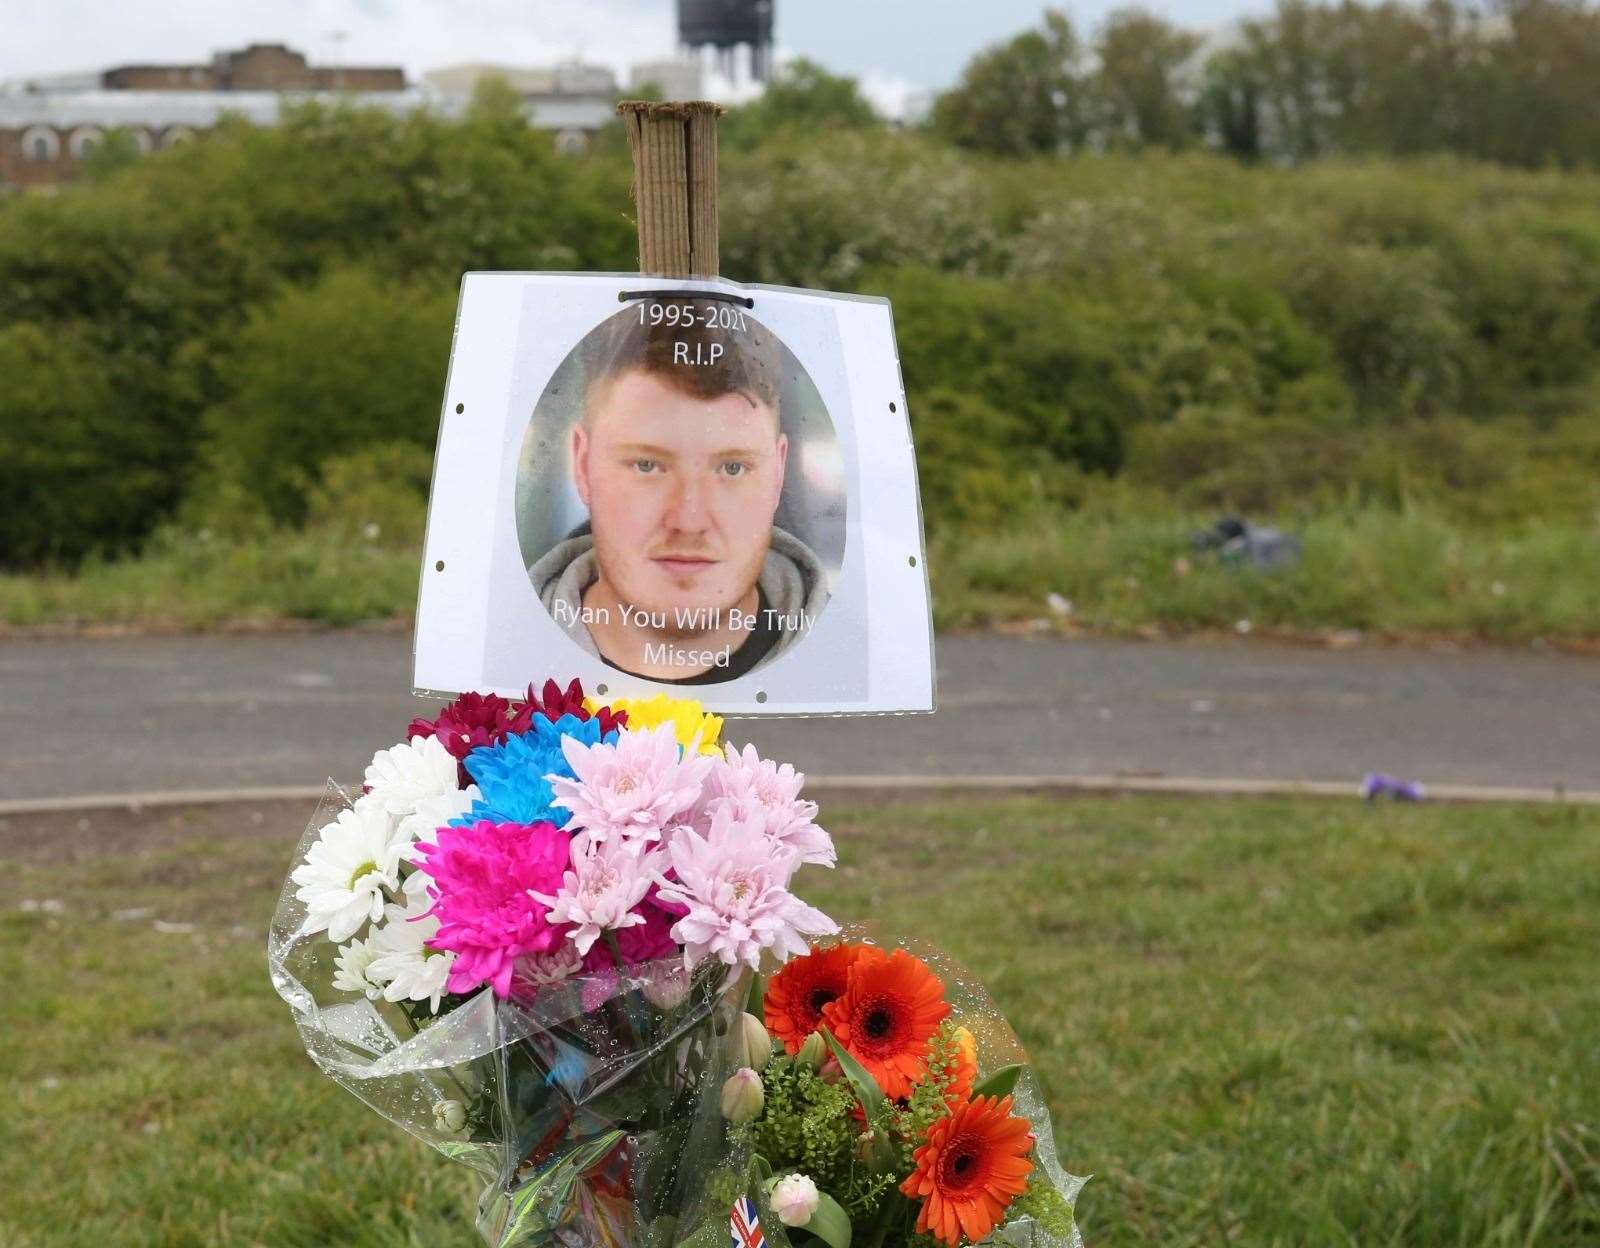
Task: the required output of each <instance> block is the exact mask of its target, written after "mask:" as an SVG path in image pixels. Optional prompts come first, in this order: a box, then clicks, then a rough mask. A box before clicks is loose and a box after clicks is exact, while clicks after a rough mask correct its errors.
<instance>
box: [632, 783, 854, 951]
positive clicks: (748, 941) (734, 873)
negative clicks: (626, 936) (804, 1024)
mask: <svg viewBox="0 0 1600 1248" xmlns="http://www.w3.org/2000/svg"><path fill="white" fill-rule="evenodd" d="M667 855H668V858H669V859H670V861H671V863H672V873H673V875H674V876H675V877H676V878H675V879H663V880H662V886H661V894H660V895H661V897H662V899H663V900H665V901H669V902H672V901H675V902H679V903H681V904H683V905H685V906H687V907H688V908H689V912H688V913H687V914H686V915H684V916H683V917H682V918H681V919H679V920H678V921H677V922H676V923H675V924H673V927H672V936H673V939H675V940H676V941H678V943H680V944H681V945H683V947H684V950H683V953H684V959H685V962H686V963H687V964H688V965H689V966H691V967H693V966H695V965H696V964H697V963H699V962H701V961H704V960H705V959H706V958H708V957H714V958H717V959H718V960H720V961H722V962H725V963H727V964H728V965H729V966H736V965H739V964H741V963H742V964H744V965H745V966H749V967H756V966H758V965H759V964H760V962H761V954H762V951H763V950H765V949H771V950H773V951H774V952H775V953H776V954H777V955H778V957H779V958H780V959H787V958H790V957H798V956H799V955H801V954H803V953H805V952H806V950H807V947H808V946H807V940H806V938H807V937H808V936H827V935H831V934H832V933H834V932H837V931H838V930H839V927H838V924H836V923H835V922H834V921H833V920H832V919H830V918H829V917H828V916H827V915H825V914H823V913H822V912H821V911H820V910H816V909H814V908H812V907H811V906H808V905H806V903H805V902H803V901H801V900H800V899H799V898H798V897H796V896H795V895H794V894H793V893H791V892H790V891H789V881H790V879H792V878H793V876H794V873H795V870H796V868H798V867H799V865H800V857H799V855H798V854H797V853H796V852H795V851H794V850H792V849H786V848H784V847H783V846H781V845H779V844H778V843H777V842H776V841H773V840H772V839H771V838H769V837H768V836H767V835H766V834H765V830H764V828H763V826H762V824H761V822H760V821H759V820H757V819H746V820H741V819H737V818H735V817H734V816H733V815H731V814H730V813H728V812H727V811H725V810H723V811H719V812H717V813H716V814H715V815H714V816H713V817H712V820H711V830H710V831H709V832H708V833H706V834H705V835H704V836H702V835H701V834H700V833H699V832H696V831H694V830H693V829H691V828H680V829H678V830H677V832H675V833H674V834H673V837H672V841H671V844H670V845H669V846H668V848H667Z"/></svg>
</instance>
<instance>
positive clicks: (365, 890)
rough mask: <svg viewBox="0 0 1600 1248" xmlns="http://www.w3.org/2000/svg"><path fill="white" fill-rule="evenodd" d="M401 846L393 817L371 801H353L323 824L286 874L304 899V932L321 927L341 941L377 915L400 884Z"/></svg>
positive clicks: (297, 895) (402, 841) (299, 895)
mask: <svg viewBox="0 0 1600 1248" xmlns="http://www.w3.org/2000/svg"><path fill="white" fill-rule="evenodd" d="M406 846H407V841H406V839H405V838H404V837H403V836H401V835H400V834H399V831H398V829H397V828H396V826H395V821H394V819H393V818H392V817H391V816H390V814H389V812H388V811H386V810H385V809H384V808H383V807H382V806H381V805H379V804H377V803H366V804H363V803H361V802H357V803H356V805H354V806H352V807H351V808H350V809H349V810H342V811H340V812H339V817H338V818H337V819H335V820H334V821H333V822H332V823H330V824H328V825H327V826H326V827H324V828H323V829H322V831H321V833H320V834H319V835H318V837H317V841H316V843H315V844H313V845H312V846H311V849H310V851H309V852H308V853H307V854H306V860H305V862H304V863H303V864H302V865H301V866H299V867H296V868H295V869H294V872H293V873H292V874H291V875H290V877H289V878H290V879H292V880H293V881H294V882H295V883H296V884H298V885H299V886H300V887H299V888H298V889H296V890H295V896H296V897H298V898H299V899H300V900H301V901H302V902H304V903H305V907H306V927H305V932H306V934H307V935H311V934H313V933H315V932H320V931H324V930H326V931H327V933H328V939H329V940H331V941H333V943H334V944H336V945H338V944H343V943H344V942H345V941H347V940H349V939H350V937H352V936H354V935H355V934H356V933H357V932H358V931H360V930H361V926H362V924H364V923H367V922H368V921H376V920H377V919H378V918H379V917H380V916H381V915H382V914H383V907H384V904H385V903H386V902H387V900H388V894H389V892H391V891H393V890H394V889H397V888H399V887H400V855H401V853H402V851H404V850H405V848H406Z"/></svg>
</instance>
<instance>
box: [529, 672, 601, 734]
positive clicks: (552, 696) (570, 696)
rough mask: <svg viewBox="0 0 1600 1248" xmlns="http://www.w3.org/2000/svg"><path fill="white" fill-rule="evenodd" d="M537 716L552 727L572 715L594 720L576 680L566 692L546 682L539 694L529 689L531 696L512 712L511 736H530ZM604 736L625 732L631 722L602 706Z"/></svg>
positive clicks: (580, 685) (554, 683)
mask: <svg viewBox="0 0 1600 1248" xmlns="http://www.w3.org/2000/svg"><path fill="white" fill-rule="evenodd" d="M536 715H543V716H544V717H545V718H546V719H548V720H549V721H550V722H551V723H552V724H553V723H555V722H556V721H557V720H559V719H560V718H561V717H562V716H563V715H571V716H573V717H574V718H576V719H581V720H587V719H590V718H592V716H591V715H590V713H589V708H588V707H586V706H585V705H584V704H583V685H582V684H581V683H580V682H579V681H578V679H577V677H573V678H572V680H571V681H570V682H569V683H568V684H567V687H566V688H565V689H562V688H561V686H560V685H558V684H556V682H555V681H553V680H547V681H545V682H544V688H543V689H541V690H540V691H539V692H538V693H537V694H535V693H534V691H533V686H532V685H531V684H530V685H529V686H528V694H527V696H526V697H525V698H524V699H523V700H522V701H521V702H519V703H517V705H516V706H515V707H513V708H512V717H511V723H510V726H509V727H510V731H511V732H527V731H529V730H530V729H531V728H532V727H533V720H534V717H535V716H536ZM599 716H600V733H601V735H602V736H604V735H605V734H606V733H608V732H610V731H611V730H612V729H613V728H621V727H623V726H624V725H625V724H627V722H628V716H627V714H626V713H625V712H621V711H613V710H612V709H611V708H610V707H609V706H602V707H601V708H600V710H599Z"/></svg>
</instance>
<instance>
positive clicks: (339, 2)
mask: <svg viewBox="0 0 1600 1248" xmlns="http://www.w3.org/2000/svg"><path fill="white" fill-rule="evenodd" d="M1117 2H1118V0H1083V2H1082V3H1078V4H1071V5H1066V6H1065V7H1066V8H1067V10H1068V12H1069V13H1071V14H1072V16H1073V17H1074V19H1075V20H1077V21H1078V22H1079V23H1080V24H1082V25H1085V26H1092V25H1093V24H1094V23H1095V22H1097V21H1098V20H1099V19H1100V18H1101V17H1103V16H1104V15H1105V13H1106V12H1107V11H1109V10H1110V9H1112V8H1114V7H1117ZM1269 5H1270V0H1169V2H1168V3H1165V4H1162V3H1154V4H1151V5H1150V6H1149V7H1152V8H1155V9H1157V10H1158V11H1160V12H1161V13H1162V14H1163V15H1164V16H1166V17H1168V18H1170V19H1171V20H1173V21H1177V22H1180V23H1182V24H1184V25H1187V26H1190V27H1195V28H1210V27H1215V26H1219V25H1223V24H1225V23H1226V22H1228V21H1229V20H1230V19H1232V18H1235V17H1238V16H1240V15H1242V14H1245V13H1252V12H1258V11H1261V10H1262V9H1264V8H1267V7H1269ZM777 6H778V7H777V12H778V43H779V47H780V54H783V55H799V56H808V57H811V58H813V59H814V60H818V61H821V62H822V63H823V64H824V65H827V66H828V67H829V68H830V69H833V70H835V71H837V72H843V73H849V74H853V75H855V76H857V77H860V78H862V79H863V81H864V82H865V83H867V84H868V85H869V86H872V87H874V88H876V89H875V90H874V94H875V95H877V96H880V97H884V98H888V97H892V96H893V94H894V92H895V91H896V90H897V89H899V90H904V89H906V88H915V87H921V88H930V89H931V88H938V87H943V86H946V85H948V84H949V83H950V82H951V81H953V80H954V79H955V77H956V76H957V75H958V74H959V73H960V70H961V66H962V65H963V64H965V63H966V61H967V59H968V58H969V57H970V56H971V55H972V53H973V52H974V51H976V50H977V49H978V48H980V47H982V46H983V45H985V44H988V43H992V42H994V41H995V40H997V39H1002V38H1005V37H1006V36H1008V35H1011V34H1013V33H1015V32H1016V31H1018V30H1021V29H1023V28H1025V27H1027V26H1031V25H1033V24H1034V23H1035V22H1037V20H1038V17H1039V14H1040V12H1041V10H1042V9H1043V7H1044V5H1043V4H1042V3H1041V2H1040V0H777ZM0 10H3V13H0V78H12V77H17V76H22V75H32V74H50V73H61V72H67V71H72V70H83V69H99V68H103V67H105V66H108V65H115V64H123V63H128V62H139V61H144V62H151V61H154V62H191V61H204V60H209V59H210V56H211V53H212V52H214V51H216V50H219V49H223V48H236V47H241V46H243V45H244V44H246V43H251V42H257V43H288V44H291V45H293V46H294V47H296V48H299V49H300V50H302V51H304V52H306V53H307V54H308V55H309V56H311V58H312V60H313V61H329V60H333V59H339V60H342V61H346V62H349V63H352V64H399V65H403V66H405V68H406V69H407V70H408V71H409V72H410V73H411V74H412V75H414V76H415V75H420V74H421V73H422V72H423V71H425V70H428V69H432V68H435V67H436V66H439V65H446V64H450V63H452V62H458V61H496V62H503V63H507V64H527V65H537V64H548V63H550V62H552V61H556V60H562V59H566V58H569V57H572V56H574V55H578V56H582V57H583V58H584V59H587V60H593V61H599V62H601V63H603V64H608V65H612V66H615V67H617V68H618V69H623V68H625V67H626V66H628V65H630V64H632V63H633V62H635V61H641V60H650V59H655V58H659V57H662V56H666V55H670V54H671V53H672V51H673V49H674V46H675V44H676V18H675V14H676V10H677V6H676V5H675V3H674V2H673V0H98V2H96V0H4V4H0Z"/></svg>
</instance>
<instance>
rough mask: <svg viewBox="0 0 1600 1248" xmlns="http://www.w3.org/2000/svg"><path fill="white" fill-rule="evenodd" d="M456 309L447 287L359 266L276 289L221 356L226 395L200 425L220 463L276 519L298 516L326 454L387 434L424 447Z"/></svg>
mask: <svg viewBox="0 0 1600 1248" xmlns="http://www.w3.org/2000/svg"><path fill="white" fill-rule="evenodd" d="M454 315H455V299H454V297H453V295H451V294H449V293H447V292H444V291H433V290H417V289H412V288H407V287H404V286H401V285H399V284H398V283H395V282H391V281H388V280H385V279H383V278H380V277H378V276H376V275H374V274H373V273H371V272H369V271H366V270H363V269H339V270H335V271H333V272H330V273H329V274H328V275H327V276H325V277H323V278H321V279H319V280H318V281H317V282H315V283H314V284H312V285H310V286H304V287H300V286H295V287H289V288H287V289H285V290H284V291H283V293H282V294H281V295H279V296H278V297H277V298H276V299H274V300H273V301H272V302H270V303H268V304H265V305H263V306H262V307H261V308H259V309H258V310H257V311H256V312H255V313H254V314H253V315H252V316H251V318H250V320H249V321H248V323H246V324H245V325H244V327H243V328H242V329H241V330H240V331H239V334H238V336H237V338H236V339H235V341H234V343H233V344H232V345H231V347H230V349H229V352H228V354H227V356H226V357H224V359H223V361H222V363H221V365H220V367H221V368H222V370H223V371H224V372H225V373H226V374H227V376H228V380H229V384H230V389H231V394H230V395H229V397H228V398H227V399H226V400H225V401H224V402H223V403H221V404H219V405H218V406H217V407H216V408H215V409H213V410H212V411H211V412H209V413H208V414H207V417H206V424H207V430H208V433H209V440H210V443H211V446H212V447H213V448H214V451H215V453H216V455H217V458H218V461H219V462H220V464H222V465H223V470H224V471H225V472H231V473H233V474H235V475H236V476H237V479H238V480H239V481H240V482H242V483H244V485H245V487H246V488H247V489H248V490H249V491H250V492H251V493H253V494H254V495H255V496H256V497H257V498H259V499H260V500H261V502H262V503H263V504H264V505H265V507H266V509H267V511H268V513H269V514H270V515H271V516H272V517H273V518H274V519H278V520H287V521H290V522H293V523H299V522H300V521H302V520H303V519H305V516H306V494H307V490H308V489H309V488H310V487H311V486H312V484H313V483H314V482H315V481H316V480H317V478H318V475H319V466H320V465H321V463H322V461H323V460H324V459H325V458H326V457H328V456H329V455H331V454H336V453H340V452H346V451H352V450H358V449H362V448H370V447H373V446H376V445H378V444H380V443H385V442H409V443H411V444H412V445H413V446H415V447H417V448H426V449H431V447H432V446H433V442H434V437H435V431H436V430H437V427H438V411H439V402H440V396H441V395H442V394H443V392H444V377H445V368H446V365H447V363H448V358H447V352H448V350H449V343H450V336H451V335H450V327H451V324H452V321H453V319H454Z"/></svg>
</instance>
